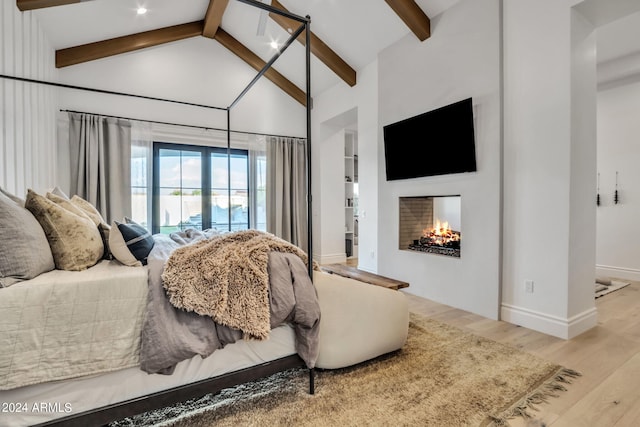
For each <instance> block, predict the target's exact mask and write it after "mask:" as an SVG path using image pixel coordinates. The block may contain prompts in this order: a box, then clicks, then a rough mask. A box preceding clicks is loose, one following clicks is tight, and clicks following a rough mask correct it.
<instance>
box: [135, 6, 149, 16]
mask: <svg viewBox="0 0 640 427" xmlns="http://www.w3.org/2000/svg"><path fill="white" fill-rule="evenodd" d="M137 12H138V15H144V14H145V13H147V8H146V7H139V8H138V10H137Z"/></svg>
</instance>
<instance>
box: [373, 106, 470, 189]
mask: <svg viewBox="0 0 640 427" xmlns="http://www.w3.org/2000/svg"><path fill="white" fill-rule="evenodd" d="M383 132H384V156H385V167H386V172H387V181H393V180H398V179H409V178H419V177H424V176H433V175H446V174H452V173H462V172H475V171H476V149H475V137H474V129H473V103H472V100H471V98H468V99H465V100H462V101H459V102H456V103H453V104H450V105H446V106H444V107H441V108H438V109H435V110H432V111H428V112H426V113H423V114H420V115H418V116H415V117H411V118H409V119H405V120H402V121H400V122H397V123H393V124H390V125H387V126H384V128H383Z"/></svg>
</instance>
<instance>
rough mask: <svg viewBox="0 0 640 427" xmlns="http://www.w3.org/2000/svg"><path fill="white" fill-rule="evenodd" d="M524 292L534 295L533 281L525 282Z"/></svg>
mask: <svg viewBox="0 0 640 427" xmlns="http://www.w3.org/2000/svg"><path fill="white" fill-rule="evenodd" d="M524 290H525V292H526V293H528V294H532V293H533V280H526V281H525V282H524Z"/></svg>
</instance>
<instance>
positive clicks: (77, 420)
mask: <svg viewBox="0 0 640 427" xmlns="http://www.w3.org/2000/svg"><path fill="white" fill-rule="evenodd" d="M237 1H239V2H241V3H244V4H247V5H249V6H252V7H256V8H259V9H263V10H265V11H267V12H270V13H275V14H277V15H281V16H284V17H287V18H290V19H292V20H294V21H297V22H299V23H300V27H299V28H298V29H297V30H296V31H294V32H293V33H292V34H291V35H290V37H289V38H288V39H287V41H286V42H285V43H284V44H283V45H282V46H281V47H280V48H279V49H278V50H277V52H276V53H275V54H274V56H273V57H272V58H271V60H269V62H267V63H266V65H265V66H264V67H263V68H262V69H261V70H260V71H259V72H258V74H257V75H256V76H255V77H254V78H253V80H252V81H251V82H250V83H249V84H248V85H247V86H246V87H245V88H244V89H243V90H242V92H241V93H240V94H239V95H238V96H237V97H236V98H235V99H234V101H233V102H232V103H231V104H230V105H229V106H228V107H216V106H211V105H204V104H196V103H191V102H184V101H177V100H171V99H164V98H156V97H151V96H144V95H136V94H131V93H124V92H115V91H109V90H103V89H96V88H88V87H82V86H74V85H68V84H63V83H56V82H48V81H43V80H37V79H29V78H24V77H17V76H9V75H4V74H0V77H1V78H3V79H7V80H13V81H20V82H24V83H34V84H41V85H47V86H54V87H58V88H64V89H72V90H81V91H88V92H94V93H102V94H108V95H116V96H127V97H134V98H141V99H147V100H152V101H161V102H169V103H175V104H181V105H188V106H195V107H201V108H209V109H215V110H221V111H226V114H227V128H226V132H227V166H228V173H229V174H230V173H231V172H230V169H231V168H230V165H229V163H230V153H231V132H233V131H232V130H231V110H232V109H233V107H235V106H236V105H237V104H238V102H240V100H241V99H242V98H243V97H244V95H246V94H247V93H248V92H249V91H250V90H251V88H252V87H253V86H254V85H255V84H256V82H257V81H258V80H260V78H261V77H262V76H263V75H264V74H265V73H266V72H267V70H268V69H269V68H271V66H272V65H273V64H274V62H275V61H276V60H277V59H278V58H279V57H280V56H281V55H282V53H283V52H284V51H285V50H286V49H287V48H288V47H289V46H290V45H291V44H292V43H293V41H294V40H296V38H298V37H299V36H300V35H301V34H302V33H303V32H305V41H306V43H305V73H306V88H305V93H306V133H307V135H306V139H307V144H306V167H307V176H306V186H307V254H308V256H309V260H310V261H311V260H312V258H313V255H312V254H313V250H312V248H313V244H312V219H311V218H312V215H311V207H312V205H311V203H312V199H311V37H310V34H311V30H310V24H311V18H310V17H309V16H306V17H302V16H298V15H295V14H292V13H290V12H288V11H283V10H281V9H278V8H275V7H273V6H271V5H270V4H264V3H261V2H259V1H256V0H237ZM230 196H231V195H230V194H229V197H230ZM229 216H231V210H229ZM229 226H231V220H229ZM308 273H309V276H310V278H311V279H312V280H313V262H308ZM299 367H301V368H304V367H305V363H304V361H303V360H302V359H301V358H300V356H298V355H297V354H294V355H291V356H286V357H283V358H280V359H277V360H273V361H270V362H266V363H262V364H259V365H255V366H252V367H248V368H245V369H241V370H239V371H235V372H230V373H227V374H223V375H220V376H216V377H213V378H209V379H205V380H202V381H197V382H193V383H190V384H185V385H182V386H178V387H174V388H170V389H167V390H163V391H160V392H156V393H152V394H149V395H145V396H141V397H138V398H134V399H130V400H127V401H124V402H120V403H116V404H112V405H107V406H103V407H99V408H95V409H92V410H88V411H85V412H82V413H79V414H73V415H69V416H65V417H62V418H58V419H55V420H51V421H48V422H45V423H42V424H38V425H39V426H79V427H80V426H81V427H85V426H91V425H105V424H107V423H109V422H112V421H115V420H119V419H122V418H126V417H128V416H132V415H136V414H140V413H143V412H147V411H150V410H154V409H159V408H162V407H166V406H168V405H171V404H175V403H178V402H182V401H186V400H188V399H191V398H196V397H200V396H203V395H205V394H209V393H217V392H219V391H221V390H222V389H225V388H228V387H232V386H235V385H238V384H243V383H246V382H249V381H254V380H256V379H260V378H264V377H267V376H269V375H272V374H275V373H278V372H281V371H284V370H287V369H291V368H299ZM308 371H309V393H310V394H313V393H314V391H315V384H314V380H315V372H314V369H309V370H308Z"/></svg>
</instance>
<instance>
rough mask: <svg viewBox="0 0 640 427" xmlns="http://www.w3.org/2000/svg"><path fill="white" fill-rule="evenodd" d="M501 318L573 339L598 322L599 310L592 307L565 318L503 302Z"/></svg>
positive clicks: (556, 335) (555, 335)
mask: <svg viewBox="0 0 640 427" xmlns="http://www.w3.org/2000/svg"><path fill="white" fill-rule="evenodd" d="M500 319H501V320H504V321H505V322H508V323H513V324H514V325H520V326H523V327H525V328H529V329H533V330H535V331H538V332H542V333H543V334H547V335H552V336H554V337H558V338H562V339H571V338H573V337H576V336H578V335H580V334H581V333H583V332H585V331H588V330H589V329H591V328H593V327H594V326H596V325H597V324H598V311H597V310H596V308H595V307H592V308H590V309H588V310H585V311H583V312H582V313H580V314H577V315H575V316H573V317H571V318H569V319H564V318H561V317H558V316H552V315H549V314H546V313H541V312H538V311H534V310H529V309H528V308H524V307H516V306H513V305H510V304H502V308H501V310H500Z"/></svg>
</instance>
